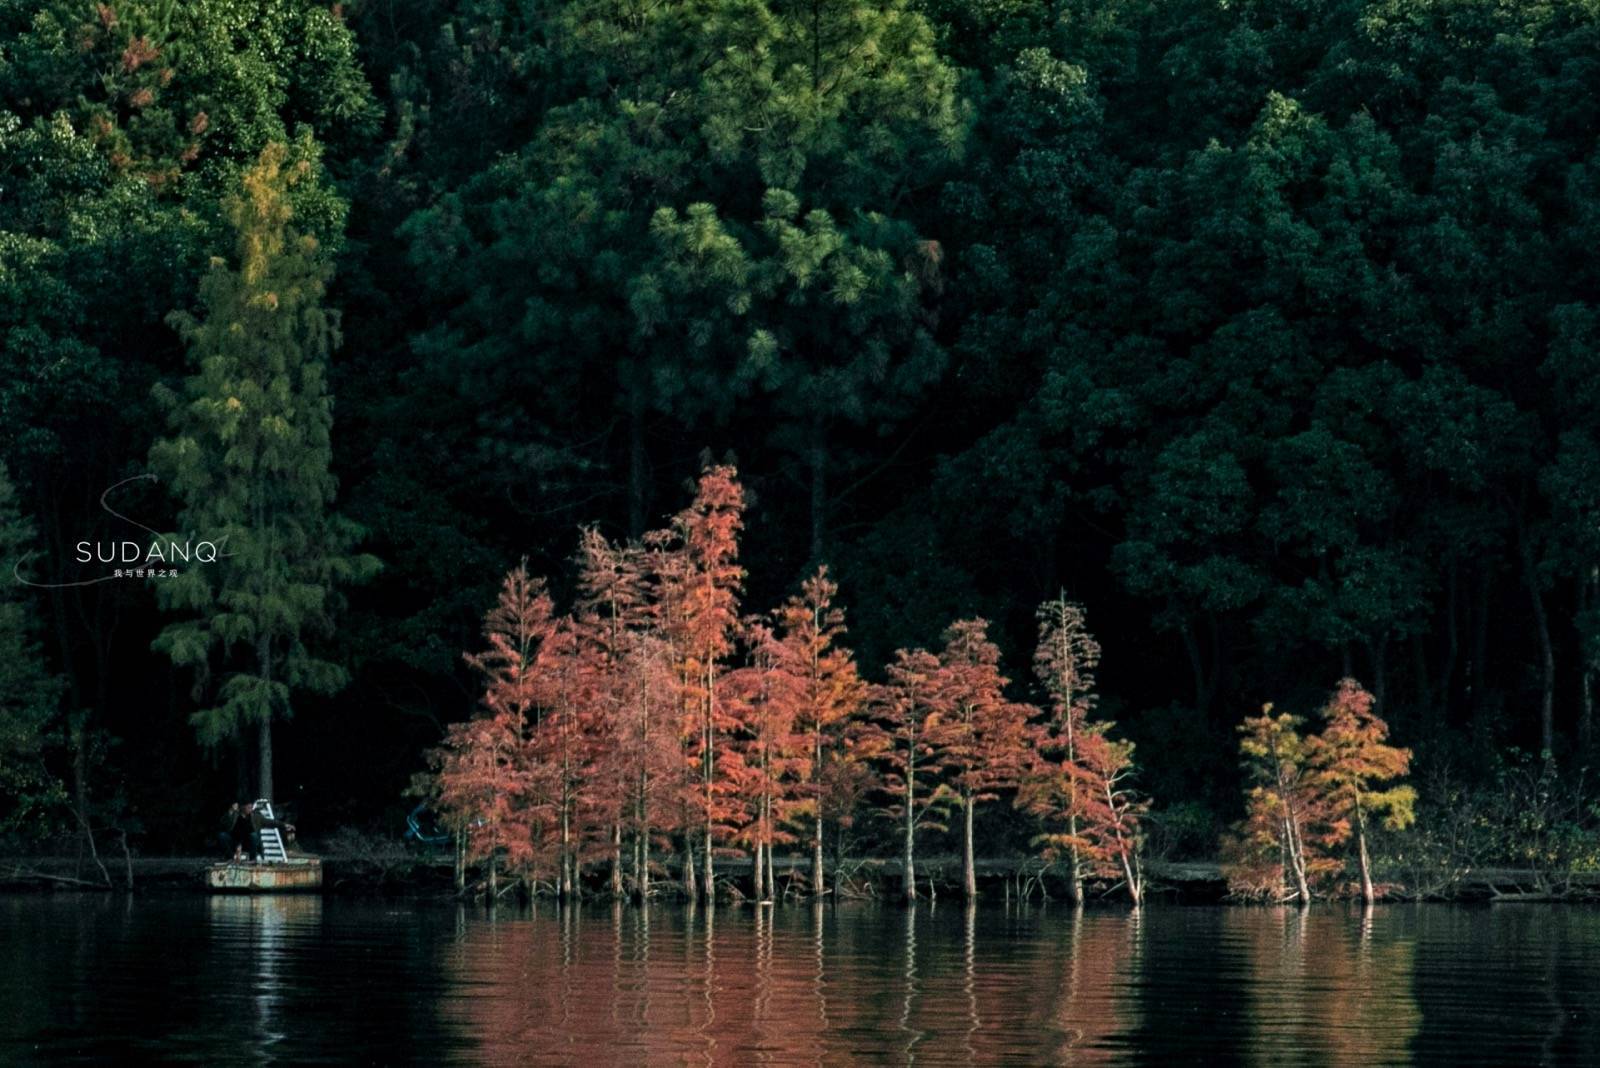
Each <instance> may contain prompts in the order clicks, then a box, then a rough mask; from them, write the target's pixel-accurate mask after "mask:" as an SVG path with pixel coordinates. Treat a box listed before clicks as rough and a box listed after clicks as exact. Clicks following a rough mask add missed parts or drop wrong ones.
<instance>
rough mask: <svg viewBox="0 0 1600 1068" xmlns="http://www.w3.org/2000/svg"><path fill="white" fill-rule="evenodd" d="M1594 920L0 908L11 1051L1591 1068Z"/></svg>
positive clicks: (304, 905)
mask: <svg viewBox="0 0 1600 1068" xmlns="http://www.w3.org/2000/svg"><path fill="white" fill-rule="evenodd" d="M1597 1003H1600V910H1594V909H1586V908H1578V907H1540V906H1528V907H1520V908H1518V907H1496V908H1488V907H1479V908H1470V907H1454V906H1396V907H1390V908H1380V909H1378V910H1375V911H1374V912H1373V913H1372V914H1371V915H1370V916H1364V915H1363V914H1362V913H1361V912H1360V911H1359V910H1352V909H1345V908H1340V907H1327V908H1316V909H1312V910H1310V911H1309V912H1300V911H1297V910H1282V909H1254V908H1181V907H1167V908H1161V907H1151V908H1148V909H1146V910H1144V912H1143V913H1142V914H1138V915H1135V914H1133V913H1130V912H1127V911H1125V910H1121V909H1116V908H1105V909H1088V910H1085V911H1082V912H1079V913H1074V912H1072V911H1071V910H1069V909H1065V908H1058V907H1054V906H1051V907H1044V908H1041V907H1032V908H1027V909H1016V908H1013V909H1006V908H1004V907H1002V906H999V905H995V906H987V907H983V908H978V909H971V910H968V909H963V908H961V907H960V906H959V905H958V904H957V905H945V904H940V905H938V906H937V907H934V908H929V907H927V906H922V907H919V908H918V909H916V910H914V911H905V910H900V909H894V908H880V907H874V906H868V905H862V906H841V907H838V908H817V909H812V908H809V907H790V908H778V909H765V910H753V909H749V908H729V907H726V906H724V907H719V908H717V909H714V910H707V909H705V908H681V907H669V906H657V907H653V908H650V909H646V910H638V909H632V908H612V907H610V906H594V907H589V908H585V909H578V910H573V909H568V910H564V911H556V910H552V909H551V908H550V907H549V906H541V907H539V908H536V909H532V910H505V909H502V910H499V911H498V912H497V913H496V914H495V915H494V916H493V917H490V916H488V915H486V914H484V913H483V912H481V911H478V910H473V909H457V908H455V907H454V906H440V905H436V904H421V903H419V904H416V905H401V906H395V905H393V904H378V903H365V902H348V901H340V900H336V899H327V900H324V899H321V898H317V897H273V898H267V897H258V898H250V897H239V898H229V897H212V898H200V897H170V898H160V897H139V898H131V899H130V898H122V897H107V896H96V895H84V896H77V895H55V896H43V897H13V898H7V899H3V900H0V1006H3V1011H0V1063H5V1064H11V1063H28V1062H30V1061H39V1062H45V1061H48V1062H51V1063H62V1062H80V1063H95V1064H101V1063H108V1062H112V1061H115V1062H118V1063H126V1062H128V1061H140V1060H143V1061H149V1062H156V1061H159V1062H165V1063H172V1062H188V1063H204V1064H214V1063H222V1062H230V1061H248V1062H254V1063H285V1064H305V1063H328V1062H349V1061H350V1060H352V1059H355V1060H357V1061H360V1062H364V1063H375V1064H409V1063H428V1064H440V1063H487V1064H573V1063H576V1064H585V1065H594V1066H598V1065H605V1064H653V1063H701V1064H747V1063H773V1064H847V1063H917V1064H930V1065H934V1064H1028V1065H1033V1064H1160V1065H1166V1064H1183V1063H1193V1064H1232V1063H1237V1064H1258V1065H1280V1064H1283V1065H1287V1064H1317V1065H1321V1064H1331V1065H1342V1064H1350V1065H1356V1064H1360V1065H1374V1064H1397V1063H1409V1062H1420V1063H1447V1064H1486V1065H1488V1064H1492V1065H1506V1064H1600V1022H1597V1018H1596V1012H1595V1009H1594V1006H1595V1005H1596V1004H1597Z"/></svg>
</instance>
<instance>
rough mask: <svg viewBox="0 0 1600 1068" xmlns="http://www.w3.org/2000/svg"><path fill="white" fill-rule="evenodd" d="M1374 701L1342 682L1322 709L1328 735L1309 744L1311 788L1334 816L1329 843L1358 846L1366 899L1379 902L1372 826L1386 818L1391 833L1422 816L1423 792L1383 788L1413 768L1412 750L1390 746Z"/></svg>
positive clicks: (1358, 688) (1400, 787)
mask: <svg viewBox="0 0 1600 1068" xmlns="http://www.w3.org/2000/svg"><path fill="white" fill-rule="evenodd" d="M1373 705H1374V701H1373V697H1372V695H1371V694H1370V693H1368V692H1367V691H1366V690H1364V689H1362V687H1361V684H1360V683H1359V682H1357V681H1356V680H1355V679H1348V678H1347V679H1341V680H1339V685H1338V688H1337V689H1335V690H1334V693H1333V696H1332V697H1331V698H1330V699H1329V700H1328V703H1327V704H1326V705H1324V706H1323V708H1322V718H1323V720H1324V725H1323V728H1322V733H1321V734H1319V735H1317V736H1316V737H1314V738H1311V739H1309V740H1308V742H1307V748H1308V751H1309V753H1308V756H1309V762H1310V765H1311V785H1312V788H1313V789H1314V790H1316V792H1317V793H1318V794H1319V795H1320V798H1321V801H1322V804H1323V806H1324V807H1325V809H1326V810H1327V813H1328V825H1327V828H1326V830H1325V832H1324V835H1323V845H1324V846H1325V847H1327V848H1335V847H1337V846H1339V845H1341V844H1342V843H1344V842H1347V841H1349V839H1350V837H1351V835H1352V834H1354V836H1355V842H1356V865H1357V872H1358V875H1359V877H1360V880H1361V897H1362V899H1363V900H1365V901H1366V902H1367V903H1369V904H1370V903H1372V901H1373V900H1375V899H1376V897H1377V893H1376V891H1375V889H1374V887H1373V885H1372V861H1371V859H1370V857H1369V856H1368V854H1367V824H1368V821H1370V820H1382V822H1383V824H1384V825H1385V826H1386V827H1388V828H1389V829H1391V830H1399V829H1400V828H1402V827H1407V826H1410V824H1411V822H1412V821H1413V820H1414V819H1415V818H1416V814H1415V806H1416V802H1417V792H1416V791H1415V790H1414V789H1412V788H1411V787H1410V786H1407V785H1404V784H1401V785H1397V786H1390V787H1388V788H1386V789H1385V788H1381V785H1382V784H1384V783H1390V782H1393V781H1394V780H1396V779H1400V778H1403V777H1404V776H1405V775H1406V773H1407V772H1409V771H1410V770H1411V750H1409V749H1401V748H1398V747H1396V746H1392V745H1390V744H1388V739H1389V725H1388V724H1387V723H1385V722H1384V721H1383V720H1382V719H1379V718H1378V715H1377V714H1376V713H1375V712H1374V711H1373Z"/></svg>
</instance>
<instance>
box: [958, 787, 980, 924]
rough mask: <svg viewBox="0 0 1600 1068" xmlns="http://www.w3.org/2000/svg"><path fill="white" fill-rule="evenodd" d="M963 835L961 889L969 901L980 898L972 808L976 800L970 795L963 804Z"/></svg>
mask: <svg viewBox="0 0 1600 1068" xmlns="http://www.w3.org/2000/svg"><path fill="white" fill-rule="evenodd" d="M961 807H962V809H963V814H962V823H963V827H962V835H961V890H962V893H964V894H965V895H966V898H967V900H968V901H976V900H977V899H978V868H977V864H976V862H975V861H974V859H973V856H972V809H973V807H974V802H973V800H972V798H970V797H968V798H966V799H965V802H964V803H963V804H962V806H961Z"/></svg>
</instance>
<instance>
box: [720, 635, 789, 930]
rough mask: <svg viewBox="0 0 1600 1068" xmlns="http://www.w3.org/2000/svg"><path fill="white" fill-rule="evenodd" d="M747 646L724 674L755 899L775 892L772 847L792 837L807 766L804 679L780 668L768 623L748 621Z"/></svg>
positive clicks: (744, 839)
mask: <svg viewBox="0 0 1600 1068" xmlns="http://www.w3.org/2000/svg"><path fill="white" fill-rule="evenodd" d="M745 634H746V640H747V642H748V645H749V648H750V663H749V665H748V666H747V667H744V668H741V669H740V670H738V671H734V672H731V673H730V674H729V675H728V676H727V680H726V681H727V686H726V691H727V700H728V703H729V705H730V707H731V708H732V709H733V710H734V714H735V715H736V717H737V718H738V719H739V720H740V721H741V724H742V729H741V738H740V742H739V746H738V752H739V756H740V767H741V769H742V772H743V774H742V776H741V780H740V782H739V783H738V784H737V785H738V789H739V792H740V795H741V796H742V797H743V799H744V802H745V804H746V814H745V820H744V826H743V827H742V828H741V830H740V833H739V834H738V840H739V841H741V842H743V843H744V844H746V845H748V846H749V848H750V850H751V853H752V854H753V856H754V862H755V864H754V883H755V895H756V900H757V901H767V900H770V895H772V894H775V893H776V892H777V882H776V879H775V877H774V874H773V867H772V847H773V845H774V844H781V843H787V842H792V841H794V835H793V834H791V833H790V832H789V831H788V830H787V829H786V827H785V824H786V823H787V822H788V821H789V820H790V819H791V817H792V814H793V810H794V808H795V807H796V805H797V803H798V801H799V797H800V794H801V790H802V787H803V784H804V781H805V779H806V777H807V774H808V772H809V764H810V760H809V752H808V750H807V748H806V738H805V736H804V735H802V734H800V733H798V732H797V731H796V729H795V721H796V716H797V713H798V711H799V708H800V704H801V696H802V689H801V687H802V682H803V680H802V679H801V678H800V677H798V676H796V675H794V674H792V673H790V672H789V671H787V670H785V669H784V666H783V649H782V646H781V645H780V643H779V641H778V640H777V638H776V637H775V636H774V634H773V633H772V630H771V628H770V627H768V626H767V625H765V624H764V623H761V622H760V621H751V622H750V623H748V624H746V627H745Z"/></svg>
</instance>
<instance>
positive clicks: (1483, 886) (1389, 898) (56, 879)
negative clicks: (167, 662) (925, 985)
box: [0, 853, 1600, 907]
mask: <svg viewBox="0 0 1600 1068" xmlns="http://www.w3.org/2000/svg"><path fill="white" fill-rule="evenodd" d="M307 855H312V856H317V857H318V858H319V859H320V860H321V861H322V867H323V873H324V885H323V887H322V891H321V892H322V893H323V894H324V895H326V896H335V897H412V898H439V899H445V900H453V899H455V898H456V896H457V895H456V892H455V888H454V886H453V871H452V866H451V863H450V862H449V861H448V860H442V859H435V858H430V857H425V856H417V857H402V858H387V857H386V858H383V859H377V860H375V859H373V858H371V857H363V856H356V855H350V854H338V853H323V854H307ZM218 860H219V858H216V857H210V856H172V857H130V858H117V859H116V862H115V863H108V864H107V865H106V868H107V871H108V873H109V875H110V877H111V884H110V885H109V886H108V885H106V883H105V881H104V880H102V879H99V878H97V876H98V875H99V871H98V869H97V868H96V867H95V866H94V865H93V864H92V863H85V862H80V861H78V860H77V859H76V858H74V857H13V858H3V859H0V894H31V893H50V892H55V891H69V892H87V891H95V892H100V893H110V892H116V893H127V892H129V891H130V890H131V891H132V892H134V893H141V892H149V891H154V892H161V893H183V892H189V893H201V894H203V893H208V892H210V890H209V888H208V887H207V886H206V883H205V872H206V869H207V868H209V867H210V866H211V865H213V864H216V863H218ZM773 867H774V869H775V870H776V872H777V873H778V875H779V878H780V881H781V880H783V879H784V877H785V876H792V877H793V878H794V879H795V881H796V883H799V882H800V881H801V877H802V876H803V875H805V874H806V873H808V872H809V871H810V866H809V861H808V860H805V859H802V858H777V857H775V858H773ZM842 867H843V870H845V871H846V872H847V873H848V878H849V881H850V884H851V885H852V887H853V891H852V892H851V893H849V894H846V895H842V896H840V897H839V898H838V899H837V900H839V901H841V902H843V901H849V900H860V901H874V900H876V901H880V902H890V903H894V902H898V900H899V886H900V862H899V861H898V860H893V859H880V858H863V859H859V860H851V861H849V862H848V863H846V864H845V865H843V866H842ZM717 869H718V872H719V874H721V875H726V876H727V877H728V882H727V884H726V885H727V892H726V894H725V895H722V897H721V898H720V899H722V900H726V901H727V902H728V903H730V904H748V903H750V902H751V898H750V896H749V894H748V893H746V889H747V885H748V882H749V874H750V862H749V861H747V860H741V859H729V860H719V861H718V862H717ZM917 872H918V878H917V882H918V886H919V888H920V887H922V886H924V885H927V886H929V887H930V888H931V895H927V896H929V897H930V898H931V900H940V899H944V900H960V898H961V893H960V873H961V865H960V861H959V859H957V858H953V857H930V858H928V859H926V860H919V861H918V862H917ZM977 873H978V885H979V898H980V900H981V901H983V902H985V903H996V902H1012V901H1016V902H1028V903H1042V902H1044V901H1049V902H1052V903H1063V904H1064V903H1065V902H1066V895H1065V889H1064V886H1065V883H1064V880H1063V879H1062V878H1061V874H1060V872H1059V871H1057V870H1053V869H1044V870H1041V866H1040V863H1039V861H1038V860H1037V859H1035V858H991V859H987V860H980V861H978V863H977ZM1146 874H1147V876H1148V877H1149V879H1150V888H1149V894H1148V903H1150V904H1159V903H1167V904H1237V905H1251V904H1256V903H1255V902H1250V901H1243V900H1237V899H1233V898H1230V897H1229V896H1228V893H1227V884H1226V882H1225V880H1224V879H1223V877H1222V870H1221V865H1220V863H1218V862H1216V861H1176V862H1169V861H1151V862H1148V863H1147V865H1146ZM130 880H131V884H132V885H131V887H130V885H129V882H130ZM829 882H830V885H831V884H832V882H833V880H832V876H831V873H830V879H829ZM1557 882H1558V883H1559V885H1560V886H1561V887H1562V889H1561V890H1560V891H1552V890H1551V889H1550V888H1549V887H1550V883H1551V877H1550V876H1549V875H1548V874H1547V875H1546V877H1545V879H1544V880H1543V881H1541V880H1540V878H1539V873H1536V872H1534V871H1531V870H1526V869H1516V868H1483V869H1480V870H1477V871H1473V872H1467V873H1464V874H1462V875H1460V876H1459V877H1458V878H1456V879H1455V880H1454V881H1453V882H1451V883H1450V884H1449V885H1448V886H1446V887H1441V888H1440V889H1439V890H1437V891H1436V892H1433V893H1427V894H1418V893H1416V892H1414V891H1411V890H1410V889H1408V888H1407V887H1405V886H1404V885H1402V884H1396V883H1389V884H1387V885H1386V888H1385V889H1386V891H1387V892H1386V893H1383V894H1381V895H1380V897H1379V902H1380V903H1385V904H1404V903H1414V902H1423V901H1439V902H1490V903H1493V902H1518V903H1551V904H1574V903H1584V902H1596V901H1600V872H1582V873H1572V874H1563V875H1561V876H1560V877H1559V879H1558V880H1557ZM602 883H603V876H600V877H597V878H596V880H595V883H594V885H592V886H590V887H589V888H587V889H586V892H585V893H584V894H583V895H582V898H583V900H585V901H590V902H598V901H610V900H612V898H611V894H610V892H609V890H608V889H606V888H605V887H604V886H603V885H602ZM658 885H659V886H660V887H661V889H662V892H661V893H660V894H659V895H658V896H656V897H655V898H654V900H656V901H659V902H673V901H681V900H683V898H682V896H681V895H680V894H679V893H678V892H677V889H676V883H673V882H671V881H666V880H663V881H662V882H660V883H659V884H658ZM1087 885H1089V886H1091V887H1094V888H1095V889H1094V891H1093V892H1091V893H1090V894H1088V895H1087V898H1088V901H1087V903H1089V904H1114V905H1117V906H1120V907H1127V902H1126V898H1125V897H1124V896H1123V895H1121V894H1120V893H1119V892H1118V891H1116V890H1115V889H1113V888H1112V886H1113V884H1107V883H1100V884H1098V885H1096V884H1095V882H1094V881H1093V880H1091V881H1090V882H1089V883H1088V884H1087ZM833 899H834V898H833V896H832V895H829V896H828V900H833ZM624 900H631V899H627V898H625V899H624ZM809 900H810V895H809V894H808V893H803V892H799V891H798V889H797V890H796V892H792V893H789V894H787V895H780V896H779V902H780V903H783V902H787V903H804V902H807V901H809ZM1359 900H1360V898H1359V894H1333V893H1330V894H1326V895H1320V896H1318V897H1317V898H1316V899H1315V901H1316V902H1350V901H1359Z"/></svg>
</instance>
